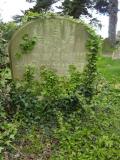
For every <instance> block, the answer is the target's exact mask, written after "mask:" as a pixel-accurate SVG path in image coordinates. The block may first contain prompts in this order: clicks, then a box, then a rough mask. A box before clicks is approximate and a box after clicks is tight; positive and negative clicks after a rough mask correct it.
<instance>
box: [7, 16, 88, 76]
mask: <svg viewBox="0 0 120 160" xmlns="http://www.w3.org/2000/svg"><path fill="white" fill-rule="evenodd" d="M88 37H89V34H88V33H87V31H86V30H85V28H84V26H83V25H82V23H81V22H77V21H75V20H72V19H70V18H65V17H50V18H47V17H46V18H38V19H35V20H32V21H31V22H28V23H26V24H25V25H23V26H22V27H21V28H20V29H18V30H17V31H16V32H15V33H14V35H13V37H12V39H11V41H10V44H9V54H10V61H11V68H12V76H13V78H14V79H22V78H23V75H24V72H25V68H26V66H28V65H32V66H34V67H35V69H36V77H38V76H39V71H40V68H41V67H42V66H46V67H48V68H51V69H53V70H55V71H56V72H57V73H58V75H67V74H68V69H69V65H74V66H76V68H77V69H79V70H80V71H83V68H84V66H85V64H86V63H87V60H86V53H87V49H86V42H87V39H88ZM27 41H28V42H27Z"/></svg>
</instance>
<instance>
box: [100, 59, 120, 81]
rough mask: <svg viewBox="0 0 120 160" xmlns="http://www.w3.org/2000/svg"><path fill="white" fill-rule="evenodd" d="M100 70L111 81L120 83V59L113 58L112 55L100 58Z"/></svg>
mask: <svg viewBox="0 0 120 160" xmlns="http://www.w3.org/2000/svg"><path fill="white" fill-rule="evenodd" d="M97 66H98V71H99V73H101V74H102V75H103V76H104V77H105V78H106V80H108V81H109V82H110V83H114V84H119V83H120V59H115V60H113V59H112V58H111V57H99V58H98V63H97Z"/></svg>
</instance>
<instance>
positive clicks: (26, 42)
mask: <svg viewBox="0 0 120 160" xmlns="http://www.w3.org/2000/svg"><path fill="white" fill-rule="evenodd" d="M36 42H37V37H32V38H30V37H29V35H28V34H24V35H23V37H22V42H21V43H20V50H21V51H20V52H17V53H16V56H17V58H20V57H21V56H22V55H23V54H28V53H30V52H31V51H32V50H33V48H34V47H35V44H36Z"/></svg>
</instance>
